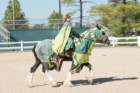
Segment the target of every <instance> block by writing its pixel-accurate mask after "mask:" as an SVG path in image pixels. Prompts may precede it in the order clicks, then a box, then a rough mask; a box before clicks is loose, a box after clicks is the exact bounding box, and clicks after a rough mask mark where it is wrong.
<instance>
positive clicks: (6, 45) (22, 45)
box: [0, 36, 140, 51]
mask: <svg viewBox="0 0 140 93" xmlns="http://www.w3.org/2000/svg"><path fill="white" fill-rule="evenodd" d="M109 39H110V42H111V46H113V47H116V46H118V45H122V44H123V45H125V44H126V45H131V44H135V45H137V46H138V47H140V36H137V37H109ZM130 39H131V40H134V41H131V42H130V41H129V42H128V41H125V42H124V41H123V42H122V41H119V40H130ZM38 42H40V41H20V42H0V51H9V50H16V51H17V50H18V51H24V50H31V49H32V48H33V46H34V45H35V44H37V43H38ZM96 45H103V44H100V43H96Z"/></svg>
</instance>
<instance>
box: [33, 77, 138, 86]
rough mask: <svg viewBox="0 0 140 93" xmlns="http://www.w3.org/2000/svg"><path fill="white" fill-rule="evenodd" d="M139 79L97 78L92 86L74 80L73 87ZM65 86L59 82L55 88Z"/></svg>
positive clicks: (85, 81) (83, 81)
mask: <svg viewBox="0 0 140 93" xmlns="http://www.w3.org/2000/svg"><path fill="white" fill-rule="evenodd" d="M136 79H138V77H128V78H117V77H105V78H96V79H94V80H93V82H92V84H91V83H89V82H88V80H72V84H73V85H74V86H73V87H76V86H81V85H98V84H102V83H107V82H113V81H122V80H136ZM47 85H48V84H37V85H34V86H32V87H31V88H35V87H41V86H47ZM62 85H63V82H58V84H57V85H56V86H53V87H60V86H62Z"/></svg>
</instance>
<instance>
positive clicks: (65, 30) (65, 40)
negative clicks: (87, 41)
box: [53, 14, 80, 55]
mask: <svg viewBox="0 0 140 93" xmlns="http://www.w3.org/2000/svg"><path fill="white" fill-rule="evenodd" d="M70 21H71V16H70V15H68V14H67V15H65V16H64V24H63V26H62V28H61V30H60V32H59V33H58V35H57V36H56V37H55V39H54V41H53V51H54V52H55V53H57V54H59V55H64V54H65V53H66V55H69V53H70V54H71V52H68V51H71V50H73V49H75V44H74V38H75V37H77V38H79V37H80V35H79V34H78V33H76V32H75V31H74V30H73V29H72V25H71V22H70ZM67 53H68V54H67Z"/></svg>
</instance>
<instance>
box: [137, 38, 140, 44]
mask: <svg viewBox="0 0 140 93" xmlns="http://www.w3.org/2000/svg"><path fill="white" fill-rule="evenodd" d="M137 46H138V47H140V36H137Z"/></svg>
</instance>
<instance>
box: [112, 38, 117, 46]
mask: <svg viewBox="0 0 140 93" xmlns="http://www.w3.org/2000/svg"><path fill="white" fill-rule="evenodd" d="M115 43H116V40H115V37H113V38H112V45H113V47H115Z"/></svg>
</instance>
